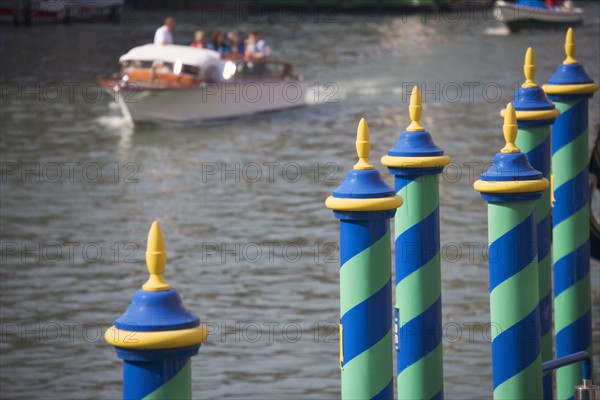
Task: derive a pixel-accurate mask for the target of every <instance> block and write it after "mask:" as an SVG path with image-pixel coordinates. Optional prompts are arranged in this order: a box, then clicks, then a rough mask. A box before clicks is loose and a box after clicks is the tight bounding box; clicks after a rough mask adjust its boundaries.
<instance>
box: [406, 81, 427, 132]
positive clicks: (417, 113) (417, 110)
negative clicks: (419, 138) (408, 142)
mask: <svg viewBox="0 0 600 400" xmlns="http://www.w3.org/2000/svg"><path fill="white" fill-rule="evenodd" d="M422 113H423V106H421V92H419V87H418V86H417V85H415V86H414V87H413V89H412V92H411V94H410V105H409V106H408V114H409V115H410V121H411V122H410V125H409V126H408V128H406V131H407V132H422V131H424V130H425V128H423V127H422V126H421V114H422Z"/></svg>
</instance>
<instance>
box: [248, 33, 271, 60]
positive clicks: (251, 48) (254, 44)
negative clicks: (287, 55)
mask: <svg viewBox="0 0 600 400" xmlns="http://www.w3.org/2000/svg"><path fill="white" fill-rule="evenodd" d="M270 52H271V51H270V48H269V46H267V45H266V44H265V41H264V40H263V39H261V38H260V34H259V33H258V32H257V31H251V32H249V33H248V39H246V52H245V56H246V59H247V60H263V59H264V58H265V57H267V56H268V55H269V53H270Z"/></svg>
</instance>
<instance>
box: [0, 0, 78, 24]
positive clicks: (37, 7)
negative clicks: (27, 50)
mask: <svg viewBox="0 0 600 400" xmlns="http://www.w3.org/2000/svg"><path fill="white" fill-rule="evenodd" d="M66 14H67V13H66V7H65V2H64V1H62V0H37V1H29V2H25V1H19V0H0V21H2V22H13V23H16V24H20V23H25V24H30V23H35V22H43V23H46V22H63V21H64V20H65V16H66Z"/></svg>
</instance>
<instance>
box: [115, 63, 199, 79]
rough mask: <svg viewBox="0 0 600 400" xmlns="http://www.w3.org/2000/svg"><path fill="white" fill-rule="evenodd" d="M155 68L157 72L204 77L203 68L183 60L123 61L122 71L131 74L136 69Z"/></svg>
mask: <svg viewBox="0 0 600 400" xmlns="http://www.w3.org/2000/svg"><path fill="white" fill-rule="evenodd" d="M145 69H154V70H155V72H161V73H170V74H175V75H189V76H192V77H194V78H202V76H201V75H202V72H203V71H202V69H201V68H198V67H194V66H191V65H186V64H182V63H181V62H175V63H170V62H161V61H137V60H136V61H124V62H123V63H121V72H122V73H124V74H125V73H126V74H131V73H132V72H134V71H135V70H145Z"/></svg>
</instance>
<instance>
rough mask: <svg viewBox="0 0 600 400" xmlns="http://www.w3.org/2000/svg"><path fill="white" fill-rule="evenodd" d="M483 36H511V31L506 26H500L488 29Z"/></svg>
mask: <svg viewBox="0 0 600 400" xmlns="http://www.w3.org/2000/svg"><path fill="white" fill-rule="evenodd" d="M483 34H484V35H488V36H508V35H510V29H509V28H508V26H506V25H498V26H494V27H491V28H486V29H485V30H484V31H483Z"/></svg>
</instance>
